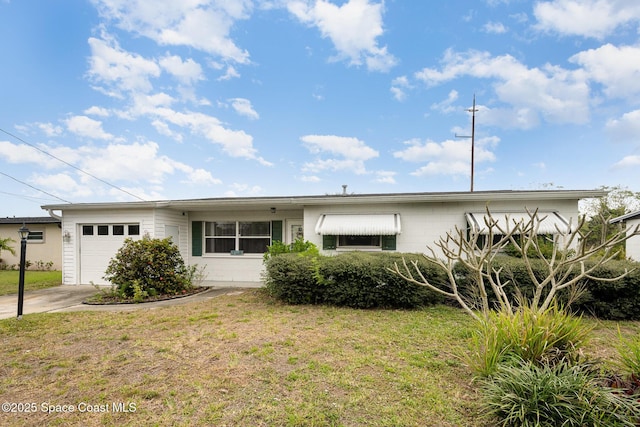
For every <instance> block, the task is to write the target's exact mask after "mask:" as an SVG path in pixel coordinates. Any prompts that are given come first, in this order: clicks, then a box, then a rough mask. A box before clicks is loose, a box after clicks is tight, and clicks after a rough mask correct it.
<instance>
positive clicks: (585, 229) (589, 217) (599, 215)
mask: <svg viewBox="0 0 640 427" xmlns="http://www.w3.org/2000/svg"><path fill="white" fill-rule="evenodd" d="M601 189H602V190H605V191H608V193H607V195H606V196H604V197H600V198H594V199H588V200H585V201H584V202H583V203H582V206H581V210H582V211H583V213H584V215H585V217H586V221H585V223H584V225H583V226H582V229H581V234H582V235H583V238H582V243H583V244H584V245H586V246H587V247H594V246H597V245H600V244H602V243H604V242H606V241H607V240H608V239H610V238H611V237H612V236H613V235H615V234H616V233H617V232H618V231H619V225H618V224H610V223H609V220H611V219H612V218H616V217H619V216H622V215H624V214H627V213H630V212H634V211H636V210H638V209H640V192H633V191H630V190H627V189H624V188H621V187H619V186H617V187H602V188H601ZM615 249H616V250H617V251H619V256H618V258H619V259H624V258H625V252H624V244H623V242H620V243H619V244H618V246H616V248H615Z"/></svg>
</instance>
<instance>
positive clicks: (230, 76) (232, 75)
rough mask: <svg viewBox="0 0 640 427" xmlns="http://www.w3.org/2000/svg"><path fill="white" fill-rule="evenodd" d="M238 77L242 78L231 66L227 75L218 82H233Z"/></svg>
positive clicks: (226, 72) (219, 78)
mask: <svg viewBox="0 0 640 427" xmlns="http://www.w3.org/2000/svg"><path fill="white" fill-rule="evenodd" d="M238 77H240V73H238V70H236V69H235V68H234V67H232V66H231V65H229V66H228V67H227V70H226V71H225V73H224V74H223V75H222V76H220V77H218V81H223V80H231V79H235V78H238Z"/></svg>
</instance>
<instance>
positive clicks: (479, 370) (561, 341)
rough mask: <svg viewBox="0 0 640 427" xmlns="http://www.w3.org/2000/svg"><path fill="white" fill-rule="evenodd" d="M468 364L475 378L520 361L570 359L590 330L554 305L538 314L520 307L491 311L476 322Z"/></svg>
mask: <svg viewBox="0 0 640 427" xmlns="http://www.w3.org/2000/svg"><path fill="white" fill-rule="evenodd" d="M479 326H480V327H479V328H478V330H477V332H476V333H475V334H474V336H473V347H472V348H473V350H472V352H471V354H470V355H469V358H468V360H469V364H470V365H471V367H472V368H473V370H474V371H475V372H476V374H478V375H479V376H490V375H492V374H493V372H494V371H495V370H496V368H497V367H498V366H499V365H500V364H504V363H509V361H511V360H513V359H514V358H516V359H522V360H525V361H527V362H531V363H533V364H535V365H553V364H555V363H556V362H558V361H560V360H573V359H574V358H575V357H576V355H577V352H578V350H579V349H580V348H581V347H582V346H583V345H584V344H585V343H586V341H587V339H588V336H589V333H590V331H591V329H590V328H589V327H587V326H585V324H584V323H583V321H582V318H581V317H575V316H572V315H571V314H570V313H568V312H566V311H565V310H563V309H562V308H560V307H558V306H557V305H555V304H554V305H552V306H550V307H549V308H547V309H546V310H544V311H542V312H539V311H537V310H533V309H532V308H531V307H529V306H526V305H525V306H520V307H518V308H517V309H516V310H515V311H514V312H508V311H506V310H501V311H493V312H490V313H489V314H488V316H487V317H486V318H485V319H482V320H480V321H479Z"/></svg>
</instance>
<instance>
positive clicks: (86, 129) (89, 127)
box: [64, 116, 114, 140]
mask: <svg viewBox="0 0 640 427" xmlns="http://www.w3.org/2000/svg"><path fill="white" fill-rule="evenodd" d="M64 123H65V124H66V125H67V129H68V130H69V132H72V133H74V134H76V135H78V136H82V137H85V138H91V139H104V140H111V139H113V138H114V137H113V135H111V134H110V133H108V132H105V131H104V130H103V129H102V122H100V121H98V120H94V119H92V118H90V117H87V116H73V117H70V118H68V119H66V120H65V121H64Z"/></svg>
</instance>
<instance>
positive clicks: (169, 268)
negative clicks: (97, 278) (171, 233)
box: [104, 236, 192, 301]
mask: <svg viewBox="0 0 640 427" xmlns="http://www.w3.org/2000/svg"><path fill="white" fill-rule="evenodd" d="M104 278H105V279H106V280H108V281H110V282H111V283H112V284H113V285H114V286H115V288H116V289H115V291H116V293H117V294H118V295H119V296H120V297H122V298H133V299H135V300H136V301H141V300H143V299H144V298H146V297H147V296H156V295H178V294H180V293H182V292H185V291H188V290H190V289H191V288H192V284H191V275H190V272H189V269H188V268H187V267H186V266H185V263H184V260H183V259H182V255H180V251H179V250H178V247H177V246H176V245H175V244H173V243H172V242H171V239H170V238H166V239H152V238H150V237H146V236H145V237H143V238H142V239H140V240H133V239H127V240H125V242H124V245H123V246H122V247H121V248H120V249H119V250H118V252H117V253H116V255H115V256H114V257H113V258H112V259H111V261H110V262H109V266H108V267H107V270H106V272H105V276H104Z"/></svg>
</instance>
